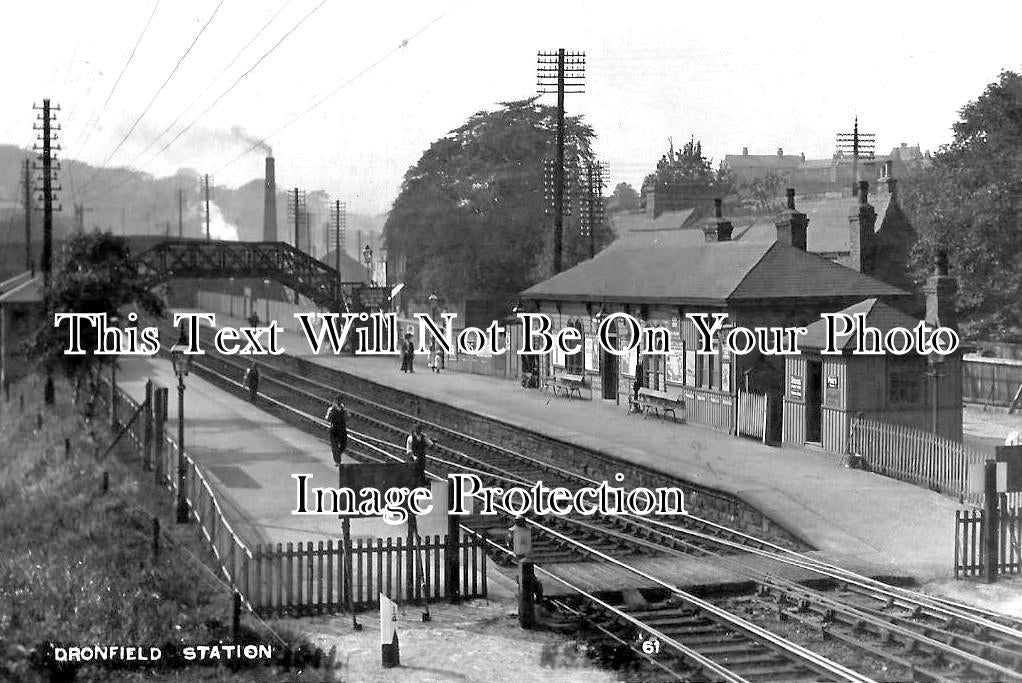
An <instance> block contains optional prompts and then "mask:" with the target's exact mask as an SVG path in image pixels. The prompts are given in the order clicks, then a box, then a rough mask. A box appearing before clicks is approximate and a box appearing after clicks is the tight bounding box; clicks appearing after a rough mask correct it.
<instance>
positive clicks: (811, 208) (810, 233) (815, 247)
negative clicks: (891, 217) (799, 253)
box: [734, 190, 891, 254]
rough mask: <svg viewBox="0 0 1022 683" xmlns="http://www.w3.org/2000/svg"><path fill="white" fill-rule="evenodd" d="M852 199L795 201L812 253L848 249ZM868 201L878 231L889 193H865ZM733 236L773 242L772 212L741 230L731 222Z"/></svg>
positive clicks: (853, 208)
mask: <svg viewBox="0 0 1022 683" xmlns="http://www.w3.org/2000/svg"><path fill="white" fill-rule="evenodd" d="M855 202H856V200H855V199H853V198H851V197H843V196H842V197H828V198H824V199H809V200H805V201H800V202H797V204H796V208H797V209H798V210H799V211H801V212H802V213H804V214H805V215H806V216H807V217H808V218H809V228H808V230H807V231H806V242H807V245H806V246H807V249H808V250H809V251H811V252H813V253H816V254H832V253H835V252H848V251H849V250H850V249H851V247H850V246H849V237H850V235H851V231H850V229H849V226H848V217H849V215H851V213H852V211H853V210H855V206H856V204H855ZM869 203H870V204H872V205H873V209H874V210H875V211H876V212H877V222H876V225H875V226H874V229H875V230H876V231H877V232H879V231H880V228H881V227H883V224H884V217H885V216H886V215H887V210H888V209H889V208H890V206H891V195H890V194H888V193H887V191H886V190H885V191H883V192H878V193H877V194H875V195H871V196H870V197H869ZM734 239H737V240H741V241H747V242H773V241H774V240H776V239H777V227H776V223H775V218H774V217H773V216H763V217H760V218H757V219H756V220H755V222H754V223H753V224H752V225H751V226H749V227H748V228H747V229H745V230H743V231H741V232H740V231H739V229H738V225H737V224H736V225H735V233H734Z"/></svg>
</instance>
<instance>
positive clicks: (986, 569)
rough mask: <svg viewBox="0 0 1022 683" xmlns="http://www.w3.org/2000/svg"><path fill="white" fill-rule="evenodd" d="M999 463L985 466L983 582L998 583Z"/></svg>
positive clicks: (989, 461)
mask: <svg viewBox="0 0 1022 683" xmlns="http://www.w3.org/2000/svg"><path fill="white" fill-rule="evenodd" d="M997 522H998V519H997V461H996V460H987V461H986V462H985V463H984V466H983V534H982V535H983V581H985V582H986V583H994V582H995V581H997V562H998V560H999V559H1000V558H999V556H998V552H997Z"/></svg>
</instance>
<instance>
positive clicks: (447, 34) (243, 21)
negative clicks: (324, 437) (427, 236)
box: [0, 0, 1022, 213]
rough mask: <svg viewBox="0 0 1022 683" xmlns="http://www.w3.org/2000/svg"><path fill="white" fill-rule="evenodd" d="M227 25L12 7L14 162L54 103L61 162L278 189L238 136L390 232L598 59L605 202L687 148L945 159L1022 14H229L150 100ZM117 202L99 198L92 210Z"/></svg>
mask: <svg viewBox="0 0 1022 683" xmlns="http://www.w3.org/2000/svg"><path fill="white" fill-rule="evenodd" d="M218 3H219V0H160V2H159V4H158V6H156V11H155V14H154V13H153V7H154V5H155V3H154V2H153V1H152V0H130V1H128V0H125V1H119V2H114V1H110V2H101V1H96V0H76V1H70V0H68V1H62V0H48V1H47V2H35V3H30V2H17V3H14V2H10V0H8V1H7V2H4V8H3V18H4V20H3V27H4V38H3V40H2V41H0V59H2V62H0V63H3V64H4V65H5V66H4V78H3V90H4V92H3V97H2V98H0V142H7V143H10V144H16V145H21V146H25V145H28V144H30V143H31V141H32V139H33V135H34V134H33V132H32V130H31V126H32V122H33V119H34V116H35V113H34V112H33V111H32V104H33V103H36V104H40V103H41V100H42V98H43V97H49V98H50V99H51V100H52V101H53V102H54V103H57V104H60V106H61V109H62V110H61V112H60V113H59V114H58V120H59V122H60V124H61V125H62V127H63V131H62V139H61V142H62V144H63V146H64V151H63V153H62V154H63V157H64V158H76V159H82V160H84V161H87V162H89V163H91V164H95V165H99V164H102V163H104V162H106V161H107V159H108V157H109V161H108V162H107V165H108V166H110V167H117V166H125V165H128V164H131V165H133V166H135V167H137V168H142V169H144V170H145V171H147V172H150V173H153V174H156V175H168V174H172V173H173V172H174V171H175V170H177V169H178V168H182V167H188V168H193V169H195V170H196V171H198V172H200V173H212V174H214V179H215V182H216V183H217V184H226V185H231V186H235V185H238V184H241V183H243V182H246V181H248V180H251V179H252V178H257V177H260V176H261V175H262V171H263V156H264V155H263V154H262V153H261V152H250V153H248V154H242V152H243V151H244V150H245V148H246V147H248V145H250V144H251V142H250V141H246V140H245V138H244V136H245V135H248V136H250V137H251V138H253V139H260V138H265V139H266V142H267V143H268V144H270V145H272V147H273V151H274V155H275V156H276V158H277V175H278V180H279V183H280V185H281V186H282V187H290V186H296V185H297V186H301V187H305V188H308V189H325V190H327V191H328V192H330V193H331V194H333V195H335V196H338V197H340V198H343V199H346V200H347V202H348V210H349V211H350V212H362V213H375V212H381V211H385V210H387V209H388V208H389V207H390V204H391V202H392V201H393V199H394V197H395V196H396V194H397V192H398V190H399V189H400V184H401V178H402V176H403V174H404V172H405V170H406V169H407V168H408V166H409V165H411V164H412V163H414V162H415V161H416V160H417V159H418V157H419V156H420V155H421V153H422V151H423V150H424V149H425V148H426V147H427V146H428V145H429V144H430V143H431V142H432V141H433V140H435V139H436V138H438V137H440V136H442V135H444V134H445V133H446V132H447V131H449V130H451V129H452V128H454V127H456V126H457V125H459V124H460V123H461V122H462V121H463V120H464V119H465V118H466V117H468V116H469V115H471V114H473V113H474V112H476V111H479V110H481V109H486V108H493V107H494V106H495V105H496V103H498V102H500V101H506V100H513V99H520V98H525V97H529V96H531V95H533V94H534V93H535V89H536V85H535V76H536V66H535V62H536V51H537V50H554V49H557V48H559V47H563V48H566V49H569V50H584V51H585V52H586V54H587V65H586V68H587V70H586V93H585V94H582V95H569V96H568V102H567V109H568V113H569V114H584V115H585V116H586V118H587V119H588V121H589V122H590V123H591V124H592V125H593V126H594V128H595V130H596V132H597V134H598V136H599V138H598V142H597V152H598V154H599V155H600V156H601V157H602V158H603V159H605V160H606V161H607V162H608V163H609V165H610V181H611V183H616V182H619V181H621V180H625V181H628V182H630V183H632V184H633V185H636V186H638V184H639V183H641V180H642V177H643V176H644V175H645V173H647V172H648V171H649V170H651V169H652V168H654V167H655V164H656V160H657V159H659V158H660V155H661V154H662V153H663V152H664V151H665V150H666V146H667V138H668V136H673V137H674V140H675V141H676V143H678V144H680V143H681V141H683V140H685V139H687V138H688V136H689V135H692V134H694V135H695V136H696V137H697V138H698V139H701V140H702V142H703V151H704V153H705V154H706V155H707V156H709V157H712V158H713V159H714V161H715V162H716V161H718V160H719V159H720V158H722V157H723V155H724V154H728V153H740V152H741V149H742V147H743V146H746V147H748V148H749V151H750V152H751V153H764V154H765V153H773V152H775V151H776V150H777V148H778V147H783V148H784V150H785V152H786V153H792V154H798V153H801V152H804V153H805V154H806V156H807V157H810V158H824V157H829V156H830V155H831V154H832V152H833V148H834V134H835V133H836V132H838V131H839V130H841V131H844V130H850V129H851V126H852V118H853V116H854V115H855V114H858V116H859V120H860V123H861V129H862V130H864V131H867V132H873V133H875V134H876V136H877V152H878V153H886V152H887V151H889V149H890V148H891V147H893V146H896V145H897V144H899V143H900V142H907V143H909V144H915V143H919V144H920V145H922V147H923V148H924V149H932V150H936V149H937V147H939V146H940V145H941V144H943V143H946V142H947V141H948V140H949V139H950V137H951V132H950V127H951V124H952V123H953V122H954V121H955V120H956V116H957V111H958V109H959V108H960V107H961V106H962V105H963V104H965V103H966V102H967V101H968V100H970V99H973V98H975V97H976V96H977V95H979V94H980V93H981V92H982V90H983V88H984V87H985V86H986V84H988V83H990V82H991V81H993V80H994V79H995V78H996V76H997V74H998V72H999V71H1001V70H1003V69H1014V70H1018V69H1020V68H1022V54H1020V53H1019V51H1018V49H1017V46H1018V44H1019V42H1018V35H1017V34H1018V30H1019V26H1020V25H1022V23H1020V19H1022V9H1020V8H1022V3H1019V2H1001V3H986V2H969V3H967V4H962V3H954V4H952V3H929V2H928V3H907V2H900V3H893V2H856V3H850V2H841V3H836V2H829V3H821V2H805V3H769V2H762V1H760V2H743V3H736V2H716V3H682V2H678V1H677V0H674V1H669V2H649V1H647V2H643V3H624V2H617V3H610V2H584V3H579V2H576V3H570V4H569V3H554V2H550V1H549V0H547V1H546V2H539V1H533V0H518V1H517V2H511V3H497V2H484V1H482V0H462V2H456V1H455V0H445V1H442V2H434V1H433V0H419V1H418V2H386V1H385V0H384V1H379V2H374V3H359V4H358V5H357V6H356V5H355V3H349V2H342V1H341V0H325V2H322V0H290V1H289V2H288V1H287V0H223V2H222V3H219V4H220V7H219V10H218V11H217V13H216V15H215V16H214V17H213V19H212V21H210V22H209V24H208V27H207V28H206V29H205V31H204V32H203V33H202V35H201V37H199V38H198V41H197V42H196V43H195V45H194V47H193V48H192V49H191V52H190V53H189V54H188V55H187V56H186V57H185V58H184V60H183V61H181V63H180V66H179V67H178V68H177V71H176V73H175V74H174V75H173V77H172V78H170V80H169V82H168V83H167V84H166V87H164V88H163V89H162V91H160V92H159V95H158V96H156V99H155V100H153V97H154V95H156V93H157V91H158V89H159V88H160V86H161V84H162V83H164V81H166V80H167V78H168V76H170V74H171V72H172V70H173V69H174V68H175V64H177V62H178V60H179V59H180V58H181V57H182V55H184V54H185V51H186V50H188V48H189V45H190V44H191V43H192V41H193V40H194V39H195V36H196V34H197V33H198V32H199V30H200V29H201V28H202V27H203V25H204V24H205V23H206V22H207V20H208V19H209V17H210V16H211V15H212V14H213V13H214V10H216V8H217V5H218ZM321 3H322V4H321ZM320 5H321V6H320ZM317 6H318V9H316V8H317ZM313 10H315V11H314V12H313V13H312V14H311V16H310V17H309V18H308V19H307V20H306V21H305V22H304V23H303V24H301V26H299V27H298V28H297V29H295V30H294V31H293V33H291V34H290V35H289V36H288V37H287V38H285V39H284V40H283V42H281V43H280V45H279V47H277V48H276V50H275V51H273V52H272V53H271V54H269V55H268V56H266V57H265V59H264V60H263V61H262V62H261V63H260V64H259V65H258V66H257V67H256V68H255V69H254V70H252V71H251V73H249V74H248V76H246V77H245V78H244V79H242V80H241V81H240V82H239V83H238V85H237V86H236V87H235V88H234V90H233V91H231V92H230V93H229V94H228V95H227V96H225V97H223V99H221V100H220V101H219V102H218V103H217V104H216V105H215V106H213V107H212V108H211V109H210V110H209V111H208V112H206V113H204V114H202V112H203V111H204V110H205V109H206V108H207V107H208V106H209V105H210V104H211V103H213V101H214V100H216V98H217V97H219V96H220V95H221V93H223V92H224V91H225V90H226V89H227V88H228V87H230V86H231V84H232V83H234V82H235V81H236V80H237V79H238V77H239V76H241V75H242V74H243V73H244V72H246V71H247V70H249V69H250V68H252V66H253V65H254V64H255V63H256V61H257V60H259V58H260V57H262V56H263V55H264V53H266V52H267V51H269V50H270V49H271V48H272V47H273V46H274V44H276V43H277V42H278V41H279V40H280V39H281V38H282V36H284V34H286V33H287V32H288V31H290V30H291V29H292V28H294V27H295V25H296V24H298V22H299V21H301V20H302V18H303V17H305V16H306V15H307V14H309V13H310V12H311V11H313ZM278 11H279V13H278ZM150 15H152V22H151V24H150V25H149V28H148V30H147V31H146V32H145V34H144V36H143V37H142V39H141V41H140V42H139V44H138V48H137V50H136V51H135V54H134V57H133V58H132V59H131V62H130V64H129V65H128V66H127V68H126V70H125V71H124V73H123V77H122V78H121V80H120V83H119V84H118V85H117V87H116V89H114V90H113V94H112V96H111V90H112V88H113V86H114V82H115V80H116V79H117V77H118V74H120V73H121V70H122V69H123V68H124V65H125V63H126V62H127V60H128V57H129V55H130V54H131V52H132V48H133V47H134V46H135V43H136V41H137V40H138V38H139V35H140V34H141V33H142V29H143V27H144V26H145V25H146V22H147V20H148V19H149V17H150ZM274 16H275V17H276V18H273V17H274ZM271 19H273V20H272V22H271V23H269V25H268V26H266V28H265V30H264V31H263V32H262V34H261V35H259V37H258V38H256V39H255V40H254V41H253V42H252V43H251V45H250V46H249V47H247V49H245V50H244V51H241V50H242V48H244V47H245V46H246V45H247V44H248V43H249V42H250V41H251V40H252V38H253V37H254V36H255V35H256V34H257V33H258V32H259V31H260V30H261V29H263V27H264V26H265V25H266V24H267V22H269V21H270V20H271ZM406 39H407V41H408V42H407V44H406V45H404V46H403V47H401V43H402V41H404V40H406ZM239 51H241V52H240V56H239ZM235 58H237V59H236V61H234V63H233V65H230V64H231V62H232V60H235ZM381 60H382V61H381ZM228 65H230V66H229V67H228ZM225 67H227V68H226V70H225ZM367 69H368V70H367ZM352 79H354V80H352ZM331 93H333V94H332V96H331ZM108 96H109V102H108V103H107V104H106V107H105V109H104V108H103V107H104V102H105V101H106V100H107V98H108ZM196 98H198V99H196ZM546 98H547V99H546V101H547V102H549V103H551V104H552V103H553V96H549V95H548V96H546ZM150 101H152V105H151V106H150V107H149V109H148V112H147V113H145V115H144V116H142V117H141V119H139V117H140V115H141V114H142V113H143V111H145V110H146V108H147V105H149V103H150ZM193 102H194V106H191V107H190V108H189V105H191V104H192V103H193ZM317 102H321V104H319V106H317V107H315V108H313V109H312V110H311V111H309V109H310V107H312V106H313V105H314V104H315V103H317ZM200 114H202V115H201V117H200V116H199V115H200ZM178 117H180V120H179V121H178V122H177V123H176V124H175V125H174V126H172V127H171V129H170V132H169V134H167V135H165V136H163V137H159V136H160V134H161V132H162V131H163V130H164V129H165V128H166V127H167V126H168V125H170V124H171V123H172V122H173V121H174V120H175V119H177V118H178ZM296 117H297V118H296ZM136 120H138V121H139V122H138V124H137V125H136V127H135V129H134V131H133V132H132V133H131V134H130V135H129V136H128V137H127V139H126V140H125V141H124V142H123V144H122V145H121V147H120V149H119V150H118V151H117V152H116V153H115V154H113V155H112V156H111V152H113V150H114V149H115V147H116V146H117V145H118V143H119V142H120V141H121V140H122V138H124V136H125V135H126V134H127V133H128V130H129V129H130V127H131V126H132V124H133V123H135V121H136ZM193 120H197V122H196V123H195V125H194V126H193V127H192V129H191V130H190V131H189V132H188V133H186V134H185V135H183V136H181V137H180V138H179V139H178V140H177V141H176V142H175V143H174V144H172V145H170V146H169V147H167V148H166V150H164V151H162V152H160V153H159V154H157V152H158V151H159V150H160V149H161V148H162V147H163V146H164V144H165V143H166V142H167V141H168V140H169V139H170V138H171V137H173V136H174V135H176V134H177V132H178V131H179V130H180V129H181V128H182V127H184V126H185V125H186V124H188V123H191V122H192V121H193ZM90 129H91V130H90ZM232 129H233V130H234V132H232ZM146 147H149V149H148V150H147V151H144V152H143V150H145V149H146ZM239 155H241V156H240V157H239ZM85 180H87V179H77V183H78V185H79V186H80V185H83V184H85ZM102 190H103V188H102V187H101V186H98V184H94V185H93V186H92V187H90V188H87V190H86V202H90V201H102ZM90 195H91V196H90Z"/></svg>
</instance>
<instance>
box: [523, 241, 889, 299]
mask: <svg viewBox="0 0 1022 683" xmlns="http://www.w3.org/2000/svg"><path fill="white" fill-rule="evenodd" d="M903 295H905V292H903V291H901V290H900V289H896V288H895V287H891V286H890V285H887V284H884V283H883V282H880V281H879V280H876V279H874V278H871V277H869V276H867V275H862V274H861V273H858V272H856V271H854V270H852V269H850V268H845V267H844V266H841V265H838V264H836V263H833V262H831V261H828V260H827V259H825V258H823V257H820V256H817V255H815V254H809V253H806V252H804V251H802V250H800V249H796V248H794V247H791V246H788V245H784V244H777V243H774V244H763V243H742V242H712V243H703V244H700V245H694V246H672V247H664V246H660V245H648V244H634V245H629V244H624V243H620V242H615V243H614V244H613V245H611V246H610V247H608V248H607V249H605V250H604V251H602V252H601V253H599V254H597V255H596V257H595V258H592V259H590V260H589V261H585V262H583V263H581V264H579V265H577V266H575V267H574V268H570V269H568V270H566V271H564V272H563V273H559V274H558V275H555V276H554V277H552V278H550V279H549V280H546V281H544V282H541V283H539V284H537V285H534V286H532V287H530V288H529V289H527V290H525V291H524V292H522V294H521V296H522V297H525V298H529V299H539V300H547V301H551V300H560V301H594V300H598V301H606V302H636V301H644V302H651V303H652V302H658V303H667V304H714V305H726V304H729V303H737V302H750V303H751V302H755V301H762V300H770V299H788V300H791V299H803V300H804V299H812V298H817V299H819V298H833V297H855V298H858V297H863V298H865V297H870V296H903Z"/></svg>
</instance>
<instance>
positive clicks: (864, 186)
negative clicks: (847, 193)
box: [859, 180, 869, 204]
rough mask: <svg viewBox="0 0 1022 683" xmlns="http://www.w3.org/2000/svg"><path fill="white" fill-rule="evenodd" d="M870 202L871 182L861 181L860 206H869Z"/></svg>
mask: <svg viewBox="0 0 1022 683" xmlns="http://www.w3.org/2000/svg"><path fill="white" fill-rule="evenodd" d="M868 202H869V181H868V180H860V181H859V204H867V203H868Z"/></svg>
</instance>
